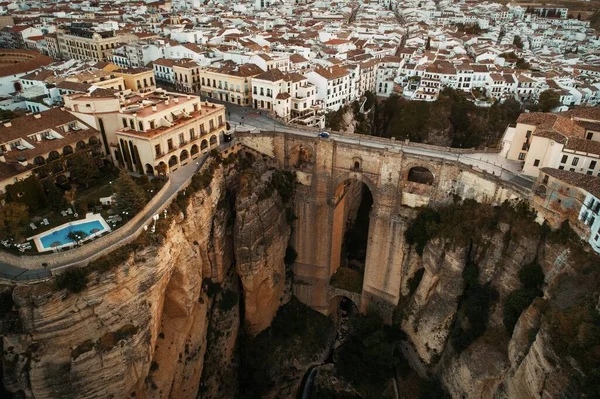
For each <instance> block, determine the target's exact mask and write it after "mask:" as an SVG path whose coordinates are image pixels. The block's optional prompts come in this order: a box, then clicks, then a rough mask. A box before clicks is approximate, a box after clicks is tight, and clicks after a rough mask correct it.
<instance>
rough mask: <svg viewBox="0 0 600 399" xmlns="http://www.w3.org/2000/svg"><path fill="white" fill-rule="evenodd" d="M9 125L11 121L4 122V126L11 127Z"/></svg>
mask: <svg viewBox="0 0 600 399" xmlns="http://www.w3.org/2000/svg"><path fill="white" fill-rule="evenodd" d="M11 126H12V123H10V122H6V123H5V124H4V127H11Z"/></svg>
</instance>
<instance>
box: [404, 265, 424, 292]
mask: <svg viewBox="0 0 600 399" xmlns="http://www.w3.org/2000/svg"><path fill="white" fill-rule="evenodd" d="M423 274H425V268H422V269H419V270H417V271H416V272H415V274H413V276H412V277H411V278H409V279H408V290H409V294H408V295H409V296H413V294H414V293H415V291H416V290H417V288H419V284H421V280H422V279H423Z"/></svg>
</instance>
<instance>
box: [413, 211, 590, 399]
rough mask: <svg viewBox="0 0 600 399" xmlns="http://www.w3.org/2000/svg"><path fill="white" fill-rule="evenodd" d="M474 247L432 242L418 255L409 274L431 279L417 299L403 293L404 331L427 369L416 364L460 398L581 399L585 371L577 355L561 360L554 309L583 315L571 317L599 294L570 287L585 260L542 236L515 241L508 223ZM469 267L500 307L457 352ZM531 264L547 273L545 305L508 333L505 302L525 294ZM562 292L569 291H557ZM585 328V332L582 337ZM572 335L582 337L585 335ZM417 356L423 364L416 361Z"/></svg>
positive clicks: (524, 315)
mask: <svg viewBox="0 0 600 399" xmlns="http://www.w3.org/2000/svg"><path fill="white" fill-rule="evenodd" d="M473 234H474V236H476V235H477V234H479V233H478V232H473ZM475 241H476V243H475V244H472V245H470V246H468V245H453V244H450V243H449V242H447V241H443V240H440V239H432V240H430V241H429V242H428V243H427V245H426V247H425V249H424V251H423V255H422V257H419V256H418V255H416V254H415V252H414V249H413V250H412V251H411V253H410V255H409V257H408V260H407V268H409V269H411V271H412V273H413V274H414V270H415V269H417V268H418V267H419V266H421V265H422V267H423V268H424V272H423V277H422V279H421V281H420V283H419V285H418V288H416V290H415V291H414V294H413V295H412V296H408V295H407V294H408V289H404V291H403V292H404V293H405V295H407V297H406V301H407V303H406V304H405V306H404V308H403V314H404V318H403V321H402V328H403V330H404V331H405V332H406V333H407V335H408V336H409V340H410V342H411V348H412V349H410V348H409V349H408V350H407V353H408V355H409V358H411V359H412V360H413V361H414V359H418V361H417V362H416V363H419V362H421V364H415V366H417V369H418V370H421V371H423V372H424V371H425V370H428V371H429V372H432V373H433V374H435V375H437V376H438V377H439V378H440V379H441V381H442V383H443V385H444V387H445V389H446V390H447V391H448V393H449V394H450V396H451V397H453V398H482V397H486V398H487V397H511V398H512V397H514V398H539V397H540V393H542V396H543V397H572V396H573V397H574V396H579V394H578V393H577V392H580V391H579V390H578V389H580V387H579V388H577V384H575V385H574V384H573V382H574V381H576V379H577V378H582V375H583V374H582V372H581V370H580V367H581V365H578V363H577V360H576V359H575V358H574V356H575V355H573V357H570V356H565V355H564V353H563V354H562V355H561V354H559V351H558V350H557V343H556V339H555V338H552V337H553V336H556V335H557V332H556V331H557V328H560V327H557V325H556V321H553V320H556V319H551V316H549V315H550V314H552V313H551V311H549V310H548V309H549V308H550V309H558V310H556V312H565V313H567V314H568V313H569V312H571V313H575V314H578V313H576V312H579V311H580V310H569V309H570V308H571V307H573V306H575V304H577V303H578V302H577V301H579V300H580V298H584V297H585V296H586V295H587V296H588V297H589V296H590V293H591V292H593V291H594V288H590V287H585V286H584V284H582V283H581V282H575V281H569V279H573V278H574V276H575V275H576V274H577V273H581V270H579V271H578V272H575V269H577V268H578V267H579V268H580V269H581V267H580V263H582V260H581V258H578V257H575V256H573V255H574V254H573V251H572V250H569V247H568V246H566V245H564V244H562V243H556V242H549V241H548V240H547V239H544V238H542V237H540V235H538V234H537V233H536V232H535V231H530V232H528V234H521V235H518V236H516V237H512V238H510V226H508V225H506V224H502V223H500V224H499V225H498V226H497V228H496V229H494V230H493V231H491V232H490V231H488V232H486V233H485V234H483V237H481V239H480V240H475ZM417 259H418V261H417ZM469 261H471V262H473V263H475V264H476V265H478V270H479V274H478V282H479V284H480V285H481V286H489V287H491V288H493V290H495V291H496V292H497V299H496V300H495V301H493V302H492V304H491V305H490V309H489V320H487V323H486V326H485V328H484V331H483V332H482V333H481V334H480V335H479V336H478V337H477V338H476V339H475V340H474V341H473V342H472V343H470V344H469V345H468V346H467V347H466V349H464V350H462V351H458V350H457V349H456V348H455V347H454V343H453V339H452V335H453V333H455V332H456V326H457V325H461V323H462V325H468V322H465V317H464V312H465V310H464V308H463V306H465V305H464V301H465V293H464V288H465V282H464V279H465V277H464V275H463V271H464V269H465V267H466V265H467V263H468V262H469ZM532 262H537V263H538V264H539V265H540V266H541V268H542V269H543V271H544V274H545V285H544V288H543V296H544V298H542V297H538V298H536V299H535V300H534V301H533V303H532V304H531V305H530V306H529V307H528V308H526V310H525V311H523V313H522V314H521V316H520V317H519V319H518V321H517V323H516V325H515V327H514V329H513V330H511V331H506V328H505V326H504V324H503V311H504V306H505V304H506V299H507V297H508V296H509V295H510V293H511V292H514V291H515V290H518V289H519V288H520V287H521V282H520V277H519V271H520V270H521V268H522V267H523V266H524V265H527V264H530V263H532ZM582 279H584V278H582ZM565 281H566V282H567V283H565ZM561 284H562V286H564V285H567V287H566V288H557V287H561ZM561 290H562V291H561ZM461 309H462V310H461ZM577 309H579V308H577ZM561 315H562V313H561ZM561 317H563V318H564V317H565V316H564V315H563V316H561ZM558 320H561V319H558ZM565 324H568V322H565ZM586 327H587V326H586ZM586 327H579V331H583V328H586ZM573 328H574V330H575V332H574V333H573V334H574V335H577V328H578V327H577V326H575V327H573ZM587 328H589V327H587ZM582 340H583V341H585V340H589V338H587V337H586V338H585V339H583V338H582ZM411 353H414V355H418V356H412V357H411V356H410V355H411ZM574 378H575V379H574Z"/></svg>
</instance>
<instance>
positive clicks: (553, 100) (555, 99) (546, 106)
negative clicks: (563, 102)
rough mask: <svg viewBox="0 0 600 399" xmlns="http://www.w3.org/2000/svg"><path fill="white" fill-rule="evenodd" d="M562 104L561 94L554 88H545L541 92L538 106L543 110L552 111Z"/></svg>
mask: <svg viewBox="0 0 600 399" xmlns="http://www.w3.org/2000/svg"><path fill="white" fill-rule="evenodd" d="M559 105H560V96H559V95H558V93H557V92H555V91H554V90H550V89H548V90H545V91H543V92H542V93H540V99H539V100H538V107H539V109H540V111H542V112H550V111H551V110H553V109H554V108H556V107H558V106H559Z"/></svg>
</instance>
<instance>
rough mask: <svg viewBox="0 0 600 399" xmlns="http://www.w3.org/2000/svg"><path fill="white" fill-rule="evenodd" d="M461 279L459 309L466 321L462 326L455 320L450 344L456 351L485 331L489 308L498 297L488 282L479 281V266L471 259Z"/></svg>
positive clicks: (469, 343) (463, 348)
mask: <svg viewBox="0 0 600 399" xmlns="http://www.w3.org/2000/svg"><path fill="white" fill-rule="evenodd" d="M463 281H464V284H465V287H464V291H463V295H462V296H461V302H460V309H461V311H462V314H464V317H465V319H466V321H467V323H465V324H466V326H462V325H461V324H460V321H459V320H457V321H456V325H455V328H454V329H453V331H452V345H453V347H454V349H455V350H456V351H457V352H458V353H461V352H462V351H463V350H465V349H466V348H468V347H469V345H471V344H472V343H473V342H474V341H475V340H476V339H477V338H479V337H480V336H481V335H482V334H483V333H484V332H485V330H486V328H487V324H488V321H489V317H490V314H489V313H490V308H491V307H492V305H493V304H494V303H495V302H496V301H497V300H498V297H499V295H498V291H496V289H495V288H494V287H492V286H491V285H490V284H489V283H488V284H485V285H481V284H480V283H479V267H478V266H477V265H476V264H475V263H474V262H472V261H468V262H467V264H466V266H465V268H464V270H463Z"/></svg>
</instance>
